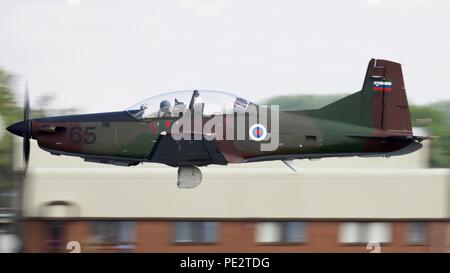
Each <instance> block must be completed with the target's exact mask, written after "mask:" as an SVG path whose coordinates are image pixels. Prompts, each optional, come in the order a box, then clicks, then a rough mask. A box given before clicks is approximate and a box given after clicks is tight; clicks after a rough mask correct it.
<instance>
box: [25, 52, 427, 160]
mask: <svg viewBox="0 0 450 273" xmlns="http://www.w3.org/2000/svg"><path fill="white" fill-rule="evenodd" d="M379 81H384V82H390V83H392V85H391V86H390V88H384V87H383V88H381V90H374V89H379V88H374V86H375V82H379ZM200 92H201V91H200ZM209 118H211V117H203V119H204V120H203V122H206V121H207V120H208V119H209ZM233 118H235V116H234V115H224V124H223V126H224V130H225V131H226V130H227V129H229V128H227V126H228V124H229V122H228V121H229V120H230V119H233ZM177 119H178V118H175V117H167V118H150V119H144V120H139V119H136V118H135V117H133V116H132V115H130V114H129V113H128V112H126V111H124V112H111V113H97V114H88V115H72V116H58V117H47V118H36V119H32V121H31V128H32V129H31V132H32V133H31V136H32V138H33V139H36V140H37V142H38V144H39V146H40V147H41V148H42V149H44V150H46V151H49V152H51V153H52V154H56V155H60V154H62V155H71V156H79V157H82V158H84V159H85V160H86V161H93V162H101V163H110V164H118V165H124V166H131V165H136V164H139V163H141V162H157V163H163V164H167V165H170V166H182V165H195V166H205V165H209V164H220V165H226V164H228V163H243V162H254V161H265V160H288V159H302V158H321V157H340V156H389V155H398V154H405V153H409V152H412V151H415V150H417V149H419V148H420V147H421V144H420V143H419V142H420V141H422V140H423V138H421V137H416V136H413V134H412V130H411V121H410V115H409V110H408V102H407V99H406V93H405V87H404V82H403V76H402V71H401V66H400V64H398V63H394V62H391V61H386V60H375V59H372V60H371V61H370V62H369V65H368V69H367V74H366V77H365V80H364V84H363V88H362V90H361V91H359V92H356V93H354V94H352V95H350V96H347V97H345V98H343V99H341V100H338V101H336V102H334V103H331V104H329V105H327V106H325V107H323V108H321V109H315V110H305V111H284V112H283V111H282V112H280V113H279V120H280V122H279V135H280V140H279V142H280V145H279V147H278V149H276V150H274V151H271V152H263V151H260V145H261V142H256V141H254V140H251V139H249V137H248V129H247V130H246V139H245V140H217V141H207V140H197V141H194V140H192V141H178V142H177V141H174V140H173V139H172V138H171V137H170V135H169V134H166V133H169V132H170V131H171V126H172V125H173V124H174V122H175V121H176V120H177ZM235 124H236V123H235ZM251 125H252V124H248V125H247V128H249V126H251ZM267 129H268V131H269V132H270V128H267ZM163 132H165V133H163ZM396 151H397V152H396Z"/></svg>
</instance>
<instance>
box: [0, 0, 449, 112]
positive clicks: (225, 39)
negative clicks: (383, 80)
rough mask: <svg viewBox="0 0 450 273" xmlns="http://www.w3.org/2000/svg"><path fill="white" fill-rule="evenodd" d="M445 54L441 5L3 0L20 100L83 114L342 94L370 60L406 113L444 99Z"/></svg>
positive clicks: (1, 14) (428, 0)
mask: <svg viewBox="0 0 450 273" xmlns="http://www.w3.org/2000/svg"><path fill="white" fill-rule="evenodd" d="M78 1H79V3H80V4H79V5H77V2H78ZM449 51H450V1H445V0H442V1H432V0H353V1H335V0H334V1H298V0H292V1H287V0H280V1H275V0H272V1H264V0H241V1H237V0H174V1H169V0H150V1H149V0H147V1H124V0H123V1H118V0H117V1H112V0H89V1H88V0H52V1H50V0H48V1H32V0H30V1H25V0H23V1H20V0H19V1H17V0H15V1H12V0H10V1H8V0H0V66H1V67H3V68H5V69H7V70H9V71H11V72H12V73H15V74H17V75H18V76H19V77H18V78H17V82H16V88H17V90H18V92H23V91H22V90H23V86H24V79H25V78H27V79H28V81H29V84H30V89H31V93H32V100H34V101H36V98H37V97H39V96H40V95H42V94H45V93H49V92H52V93H54V94H55V95H56V104H57V105H58V106H60V107H77V108H80V109H82V110H83V111H109V110H120V109H124V108H126V107H128V106H130V105H131V104H134V103H135V102H137V101H139V100H142V99H144V98H145V97H149V96H152V95H157V94H159V93H163V92H166V91H172V90H179V89H213V90H223V91H229V92H232V93H236V94H239V95H241V96H243V97H245V98H248V99H250V100H253V101H259V100H261V99H264V98H267V97H270V96H272V95H277V94H329V93H350V92H354V91H358V90H359V89H360V87H361V85H362V81H363V76H364V73H365V69H366V66H367V62H368V61H369V59H370V58H372V57H378V58H386V59H390V60H394V61H398V62H401V63H402V64H404V67H403V70H404V76H405V80H406V88H407V92H408V97H409V100H410V102H412V103H416V104H423V103H428V102H434V101H440V100H448V99H450V92H449V91H450V90H449V88H448V85H449V84H448V81H449V79H450V53H449Z"/></svg>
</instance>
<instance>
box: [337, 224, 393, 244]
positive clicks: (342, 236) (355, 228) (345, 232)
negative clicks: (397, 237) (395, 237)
mask: <svg viewBox="0 0 450 273" xmlns="http://www.w3.org/2000/svg"><path fill="white" fill-rule="evenodd" d="M391 237H392V230H391V224H390V223H364V222H347V223H341V225H340V227H339V238H338V240H339V243H344V244H357V243H368V242H375V243H389V242H391V241H392V238H391Z"/></svg>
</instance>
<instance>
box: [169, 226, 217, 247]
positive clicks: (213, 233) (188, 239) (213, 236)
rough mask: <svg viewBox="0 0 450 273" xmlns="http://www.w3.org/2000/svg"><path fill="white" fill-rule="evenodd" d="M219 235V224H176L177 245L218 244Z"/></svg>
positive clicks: (175, 236)
mask: <svg viewBox="0 0 450 273" xmlns="http://www.w3.org/2000/svg"><path fill="white" fill-rule="evenodd" d="M217 233H218V223H217V222H203V221H193V222H187V221H177V222H174V242H176V243H201V244H205V243H216V242H217Z"/></svg>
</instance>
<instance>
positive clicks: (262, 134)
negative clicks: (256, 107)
mask: <svg viewBox="0 0 450 273" xmlns="http://www.w3.org/2000/svg"><path fill="white" fill-rule="evenodd" d="M249 135H250V138H251V139H253V140H254V141H262V140H264V139H265V138H266V136H267V130H266V127H264V125H262V124H253V125H252V126H251V127H250V129H249Z"/></svg>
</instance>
